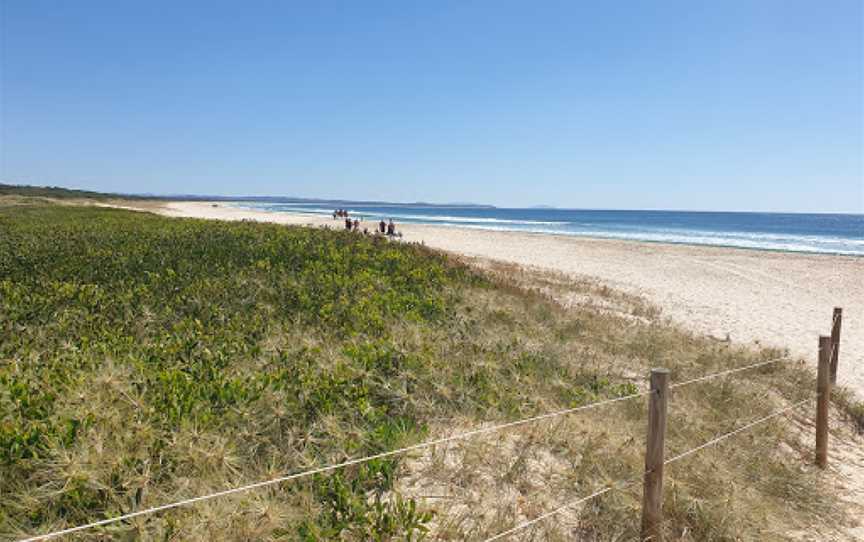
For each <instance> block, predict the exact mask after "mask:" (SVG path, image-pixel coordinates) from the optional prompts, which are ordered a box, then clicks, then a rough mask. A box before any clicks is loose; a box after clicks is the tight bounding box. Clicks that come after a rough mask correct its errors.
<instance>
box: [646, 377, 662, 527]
mask: <svg viewBox="0 0 864 542" xmlns="http://www.w3.org/2000/svg"><path fill="white" fill-rule="evenodd" d="M651 391H652V392H653V393H652V394H651V395H650V397H651V399H650V401H649V402H648V438H647V445H646V448H645V480H644V484H643V488H642V540H646V539H647V540H651V541H652V542H653V541H658V540H661V536H662V535H661V530H660V525H661V523H662V522H663V447H664V444H665V440H666V398H667V396H668V393H669V370H668V369H652V370H651Z"/></svg>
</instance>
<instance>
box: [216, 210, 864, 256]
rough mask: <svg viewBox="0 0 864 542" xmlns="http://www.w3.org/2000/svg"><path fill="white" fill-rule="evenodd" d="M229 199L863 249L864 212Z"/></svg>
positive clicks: (768, 245) (419, 217)
mask: <svg viewBox="0 0 864 542" xmlns="http://www.w3.org/2000/svg"><path fill="white" fill-rule="evenodd" d="M233 205H237V206H242V207H248V208H253V209H259V210H266V211H271V212H290V213H308V214H315V215H324V216H329V215H331V214H332V213H333V210H334V209H336V208H342V209H347V210H348V211H349V212H350V214H351V215H352V216H360V217H363V219H364V220H375V221H378V220H380V219H382V218H383V219H385V220H389V219H393V221H394V222H396V223H397V225H398V223H412V224H432V225H436V226H454V227H455V226H458V227H462V228H476V229H482V230H500V231H521V232H535V233H548V234H557V235H573V236H581V237H598V238H604V239H628V240H635V241H649V242H663V243H683V244H691V245H711V246H723V247H738V248H750V249H763V250H780V251H789V252H810V253H822V254H846V255H854V256H864V215H860V214H855V215H853V214H798V213H794V214H793V213H738V212H735V213H730V212H690V211H603V210H577V209H547V208H534V209H509V208H496V207H484V206H467V205H466V206H461V205H452V206H450V205H422V204H417V205H407V204H384V203H375V204H369V203H351V202H344V201H343V202H315V203H309V202H292V201H288V200H286V201H284V202H280V201H274V200H268V201H266V202H264V201H242V202H234V203H233Z"/></svg>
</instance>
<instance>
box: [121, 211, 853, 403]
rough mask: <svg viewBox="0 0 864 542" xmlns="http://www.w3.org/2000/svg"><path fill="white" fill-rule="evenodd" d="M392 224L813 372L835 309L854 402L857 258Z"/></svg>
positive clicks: (259, 215)
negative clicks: (564, 280) (583, 286)
mask: <svg viewBox="0 0 864 542" xmlns="http://www.w3.org/2000/svg"><path fill="white" fill-rule="evenodd" d="M126 203H127V206H128V207H133V206H134V205H135V203H134V202H126ZM128 203H131V204H132V205H128ZM133 208H134V207H133ZM137 208H138V209H139V210H146V211H151V212H156V213H158V214H162V215H165V216H175V217H190V218H205V219H218V220H255V221H261V222H273V223H278V224H290V225H298V226H312V227H322V226H326V227H331V228H335V229H342V222H341V219H337V220H333V219H332V218H331V217H329V216H328V217H323V216H320V215H312V214H303V213H288V212H282V211H277V212H273V211H264V210H257V209H251V208H244V207H240V206H233V205H226V204H225V202H185V201H169V202H160V204H158V205H146V206H140V207H137ZM365 224H366V225H368V224H370V223H369V222H368V221H367V222H366V223H365ZM397 228H398V230H399V231H401V232H402V234H403V236H404V237H403V240H404V241H406V242H420V243H422V244H424V245H426V246H429V247H432V248H435V249H439V250H444V251H447V252H450V253H454V254H456V255H461V256H467V257H472V258H481V259H490V260H497V261H502V262H507V263H512V264H517V265H520V266H524V267H533V268H540V269H545V270H551V271H557V272H562V273H564V274H565V275H568V276H571V277H577V278H589V279H593V280H597V281H599V282H601V283H603V284H606V285H608V286H609V287H612V288H616V289H619V290H621V291H624V292H626V293H629V294H634V295H640V296H643V297H645V298H646V299H647V300H648V301H650V302H652V303H653V304H655V305H657V306H658V307H660V308H661V310H662V311H663V314H664V315H665V316H667V317H670V318H671V319H672V320H673V321H675V322H677V323H680V324H682V325H684V327H686V328H687V329H690V330H691V331H693V332H698V333H703V334H706V335H709V336H712V337H715V338H718V339H720V340H726V339H727V338H728V339H730V340H731V341H733V342H735V343H739V344H758V345H761V346H772V347H777V348H782V349H788V350H789V351H790V353H791V354H792V355H794V356H798V357H802V358H805V359H807V360H808V362H811V363H813V365H814V368H815V363H816V361H815V360H816V352H817V341H818V336H819V335H820V334H822V335H827V334H829V333H830V331H831V330H830V325H831V315H832V311H833V308H834V307H835V306H838V307H843V316H844V318H843V330H842V335H841V343H840V351H841V357H840V368H839V376H838V383H846V384H847V385H848V386H849V387H850V388H852V389H854V390H855V391H856V393H857V394H858V395H859V396H864V325H862V324H864V310H862V304H864V285H861V284H858V283H859V282H861V281H860V277H861V276H864V258H862V257H860V256H854V255H839V254H826V253H804V252H793V251H781V250H764V249H757V248H743V247H721V246H716V245H699V244H687V243H671V242H662V241H639V240H632V239H609V238H602V237H587V236H576V235H566V234H554V233H539V232H520V231H506V230H492V229H483V228H471V227H460V226H459V225H428V224H413V223H400V224H397ZM370 230H371V228H370ZM661 361H662V360H658V362H661Z"/></svg>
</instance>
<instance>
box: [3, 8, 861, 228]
mask: <svg viewBox="0 0 864 542" xmlns="http://www.w3.org/2000/svg"><path fill="white" fill-rule="evenodd" d="M0 4H2V8H0V9H2V13H0V18H2V23H0V24H2V27H0V34H2V36H0V37H2V64H0V69H2V73H0V77H2V84H0V86H2V89H0V90H2V96H0V100H2V102H0V103H2V109H0V123H2V127H0V128H2V135H0V137H2V139H0V146H2V148H0V182H7V183H10V182H11V183H24V184H54V185H61V186H69V187H80V188H87V189H93V190H104V191H121V192H152V193H198V194H220V195H240V194H247V195H285V196H305V197H330V198H347V199H382V200H390V201H417V200H425V201H433V202H454V201H458V202H476V203H492V204H496V205H504V206H531V205H538V204H547V205H555V206H562V207H583V208H584V207H590V208H630V209H648V208H654V209H656V208H663V209H711V210H769V211H840V212H858V213H860V212H862V211H864V171H862V169H864V162H862V161H864V158H862V154H864V105H862V101H864V83H862V70H864V67H862V63H864V61H862V57H864V43H862V40H864V38H862V25H864V22H862V21H864V14H862V2H861V1H860V0H851V1H834V0H826V1H819V2H814V1H812V0H808V1H790V0H783V1H771V0H742V1H720V2H701V1H693V0H687V1H680V2H673V1H662V0H661V1H652V2H574V1H562V2H541V1H537V2H528V1H523V2H510V1H504V0H495V1H489V2H472V1H454V2H450V1H443V0H438V1H430V2H410V1H407V2H406V1H402V0H400V1H394V2H376V1H372V0H370V1H351V2H329V1H309V2H302V3H301V2H287V1H286V2H277V1H273V2H262V1H242V2H241V1H231V2H222V1H215V0H208V1H201V2H193V1H186V0H184V1H171V2H162V1H154V0H148V1H146V2H144V1H142V2H125V1H116V0H111V1H104V2H103V1H91V0H80V1H68V2H67V1H53V2H46V1H41V0H0Z"/></svg>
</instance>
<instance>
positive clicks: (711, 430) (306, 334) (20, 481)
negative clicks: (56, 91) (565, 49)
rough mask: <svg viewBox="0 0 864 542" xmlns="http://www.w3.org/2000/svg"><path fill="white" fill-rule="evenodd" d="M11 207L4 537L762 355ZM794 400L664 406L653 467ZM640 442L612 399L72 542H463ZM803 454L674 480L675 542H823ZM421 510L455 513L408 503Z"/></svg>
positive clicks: (461, 268) (631, 494) (626, 494)
mask: <svg viewBox="0 0 864 542" xmlns="http://www.w3.org/2000/svg"><path fill="white" fill-rule="evenodd" d="M10 201H11V203H8V202H7V204H3V203H2V202H3V200H2V199H0V300H2V302H0V537H6V536H8V537H11V538H15V537H20V536H24V535H27V534H34V533H39V532H47V531H49V530H54V529H58V528H63V527H68V526H71V525H76V524H80V523H85V522H89V521H93V520H97V519H102V518H106V517H112V516H116V515H119V514H123V513H126V512H129V511H132V510H137V509H141V508H145V507H149V506H156V505H160V504H163V503H167V502H172V501H175V500H179V499H182V498H187V497H192V496H196V495H200V494H205V493H209V492H213V491H218V490H222V489H225V488H228V487H234V486H237V485H242V484H245V483H250V482H254V481H258V480H263V479H267V478H271V477H275V476H279V475H282V474H284V473H290V472H298V471H301V470H305V469H307V468H312V467H314V466H318V465H323V464H328V463H331V462H335V461H340V460H343V459H347V458H352V457H358V456H361V455H365V454H370V453H375V452H379V451H383V450H389V449H393V448H395V447H399V446H404V445H409V444H412V443H416V442H420V441H422V440H424V439H426V438H431V437H433V436H437V435H441V434H447V433H448V432H450V431H454V430H456V428H457V427H458V428H463V429H467V428H473V427H477V426H479V425H481V424H483V423H486V422H496V421H498V422H500V421H505V420H510V419H517V418H520V417H524V416H527V415H532V414H538V413H543V412H548V411H551V410H555V409H560V408H564V407H569V406H575V405H581V404H586V403H590V402H593V401H596V400H599V399H603V398H610V397H616V396H621V395H626V394H629V393H633V392H634V391H635V390H637V389H639V388H640V387H642V386H644V380H645V375H646V373H647V369H648V368H649V367H651V366H653V365H658V364H663V365H666V366H669V367H670V368H671V369H673V371H674V372H673V378H674V379H682V378H688V377H692V376H697V375H701V374H704V373H707V372H711V371H714V370H717V369H718V368H721V367H722V368H725V367H729V366H730V365H735V364H738V365H743V364H747V363H752V362H755V361H757V360H760V359H768V358H769V357H774V356H776V355H777V352H773V351H748V350H741V349H733V348H730V347H729V346H728V345H726V344H722V343H717V342H712V341H710V340H707V339H703V338H700V337H695V336H693V335H691V334H688V333H685V332H683V331H681V330H679V329H677V328H675V327H673V326H671V325H670V324H668V323H665V322H663V321H662V320H661V319H660V317H659V314H658V312H657V311H656V309H654V308H652V307H650V306H648V305H646V304H645V303H644V302H642V301H641V300H639V299H635V298H630V297H628V296H624V295H622V294H618V293H616V292H613V291H610V290H608V289H605V288H601V287H598V286H596V285H594V284H591V283H588V282H585V283H580V282H574V281H570V280H564V279H563V278H561V277H555V276H551V275H550V276H543V277H541V276H536V275H526V274H524V273H521V272H519V271H516V270H513V269H509V268H504V267H495V268H492V269H487V270H486V271H483V272H481V271H476V270H472V268H469V267H467V266H465V265H464V264H462V263H459V262H457V261H454V260H453V259H451V258H448V257H445V256H444V255H442V254H440V253H436V252H433V251H429V250H426V249H424V248H422V247H420V246H416V245H409V244H397V243H388V242H386V241H383V240H380V239H373V238H369V237H364V236H360V235H355V234H350V233H344V232H341V231H340V232H336V231H329V230H311V229H301V228H290V227H282V226H276V225H264V224H252V223H220V222H205V221H197V220H179V219H166V218H159V217H156V216H153V215H148V214H143V213H132V212H127V211H121V210H112V209H94V208H89V207H68V206H54V205H44V204H28V203H27V202H26V201H24V202H23V203H22V200H21V199H20V198H19V199H15V200H10ZM565 297H566V298H569V299H573V298H579V299H585V300H587V301H586V302H584V303H581V304H579V305H577V306H574V307H571V308H568V309H565V308H562V306H561V305H560V304H559V303H556V302H555V301H554V300H555V299H562V298H565ZM811 380H812V376H811V375H810V374H809V373H807V372H806V371H804V370H802V369H801V368H800V366H797V365H785V366H784V365H772V366H767V367H765V368H762V369H759V370H756V371H753V372H752V373H748V374H747V376H746V377H745V378H741V379H736V380H734V381H732V380H729V379H718V380H716V381H711V382H708V383H705V384H703V385H700V386H699V387H698V388H695V387H694V388H692V389H691V388H683V389H682V390H680V392H676V394H675V396H674V397H673V399H672V406H671V407H670V408H671V409H672V411H671V413H670V414H671V416H672V420H671V421H670V434H669V447H670V453H675V452H680V451H683V450H685V449H687V448H690V447H692V446H694V445H696V444H699V443H701V442H704V441H705V440H707V439H708V438H710V437H712V436H714V435H716V434H720V433H722V432H724V431H727V430H729V429H731V428H734V427H736V426H738V425H740V424H741V423H746V421H749V420H752V419H754V418H756V417H758V416H761V415H765V414H767V413H769V412H771V411H773V410H774V409H776V408H778V406H782V405H785V404H788V403H789V402H791V401H795V400H800V399H801V398H803V397H806V394H807V393H808V392H809V391H810V390H809V388H810V386H809V384H808V383H809V382H810V381H811ZM644 420H645V406H644V401H641V400H631V401H627V402H622V403H619V404H618V405H615V406H610V407H604V408H603V409H602V410H596V411H591V412H588V413H585V414H580V415H578V416H572V417H567V418H562V419H560V420H557V421H556V422H555V423H554V424H549V423H546V424H538V425H537V426H532V427H531V428H528V429H527V430H526V431H514V432H509V433H508V434H507V435H502V436H500V437H499V436H493V437H481V438H478V439H475V441H471V442H466V443H465V444H464V445H463V446H457V447H455V448H454V449H453V450H449V451H448V450H435V451H432V452H430V454H426V455H423V454H412V455H411V456H408V457H402V458H388V459H386V460H378V461H372V462H369V463H367V464H364V465H361V466H354V467H351V468H347V469H344V470H343V471H339V472H335V473H331V474H327V475H319V476H315V477H312V478H309V479H304V480H299V481H296V482H292V483H286V484H282V485H280V486H271V487H269V488H267V489H261V490H257V491H253V492H249V493H245V494H242V495H235V496H230V497H225V498H222V499H217V500H213V501H207V502H205V503H200V504H199V505H196V506H191V507H186V508H181V509H175V510H171V511H167V512H164V513H160V514H154V515H151V516H148V517H142V518H136V519H135V520H133V521H131V522H127V523H118V524H114V525H112V526H109V527H105V528H102V529H99V530H94V531H92V532H87V533H84V534H81V535H79V536H80V538H82V539H104V538H105V537H109V538H110V537H116V538H117V539H129V538H135V537H145V538H147V539H166V540H167V539H172V540H174V539H176V540H190V539H191V540H205V539H219V540H251V539H278V540H327V539H334V538H341V539H347V540H390V539H399V540H404V539H411V540H414V539H420V538H423V537H424V536H425V535H426V534H427V533H432V534H434V535H435V536H438V537H442V538H449V539H463V538H472V539H474V538H482V537H484V536H488V535H491V534H494V533H496V532H499V531H500V530H502V529H503V528H505V527H506V526H508V525H513V524H515V523H517V522H518V521H521V520H524V519H525V518H526V517H533V516H535V515H536V514H537V513H541V512H543V511H545V510H547V509H550V508H553V507H555V506H557V505H560V504H561V503H562V502H566V501H568V500H572V499H575V498H578V497H580V496H584V495H585V494H587V493H590V491H589V490H591V489H594V488H596V487H598V486H599V485H600V484H603V483H607V482H609V481H616V480H619V479H623V478H627V477H633V476H637V477H638V473H639V468H640V463H641V457H642V455H641V454H642V451H643V450H642V446H643V444H642V442H643V435H644V423H645V421H644ZM742 420H743V422H742ZM798 441H799V438H798V436H797V434H796V433H795V432H794V430H792V429H790V427H789V424H787V423H784V422H783V421H782V420H775V421H773V422H772V423H768V424H765V426H764V427H763V428H761V429H760V430H758V431H753V432H752V433H749V434H747V435H746V436H742V437H741V438H740V439H738V440H737V441H735V443H734V444H733V443H730V444H728V445H723V446H721V447H716V448H712V449H708V450H705V451H704V452H702V453H700V454H699V455H698V456H694V458H693V459H688V460H685V461H682V462H680V463H678V464H676V465H675V466H674V467H670V469H669V471H670V472H669V474H668V480H669V481H668V482H667V490H668V491H667V497H666V499H667V502H666V509H667V514H668V518H669V521H668V522H667V525H666V529H667V532H668V535H669V536H670V537H671V538H683V539H693V540H735V539H739V538H741V537H745V538H761V539H771V538H778V537H779V538H782V536H781V535H782V531H781V530H778V529H784V528H789V529H791V528H794V527H802V526H805V525H808V524H811V523H814V522H825V523H826V524H827V523H830V522H834V521H836V520H837V519H838V508H837V507H836V506H834V500H833V497H832V496H831V495H830V494H829V492H828V491H827V490H826V489H825V488H823V487H822V484H821V482H820V481H819V478H818V476H817V475H816V474H815V473H813V472H811V471H810V470H809V469H807V468H804V467H803V466H804V465H806V460H805V459H802V456H803V454H805V453H806V452H801V456H799V454H798V452H794V450H801V447H800V445H799V444H798ZM495 442H497V443H498V444H497V446H498V449H497V451H496V448H495V445H494V444H491V443H495ZM778 442H784V443H786V444H788V448H789V449H790V450H793V452H790V453H785V454H784V453H779V452H778V451H777V443H778ZM489 446H492V448H489ZM538 458H543V460H542V461H540V460H538ZM487 473H488V474H490V476H489V477H491V478H494V480H493V481H490V480H489V479H487V478H489V477H487V476H486V474H487ZM484 488H485V489H484ZM441 491H444V492H446V493H447V494H448V495H450V497H448V498H447V499H443V500H441V499H439V500H436V499H434V498H427V497H429V496H430V495H431V496H435V495H436V494H440V492H441ZM436 492H439V493H436ZM502 495H504V497H506V498H503V497H502ZM473 497H483V498H482V499H478V500H477V504H478V506H476V507H472V506H470V504H471V502H472V501H471V499H472V498H473ZM487 497H488V498H487ZM510 497H513V499H511V498H510ZM514 499H515V501H514ZM523 501H524V502H526V503H528V505H530V506H535V507H539V509H536V510H528V509H526V508H524V507H523V508H520V506H519V505H517V504H515V502H523ZM638 503H639V488H638V485H637V486H636V487H631V488H629V489H627V490H625V491H622V492H616V493H614V494H610V495H609V496H608V497H607V496H604V497H603V498H601V499H599V500H597V501H596V502H595V503H594V504H593V505H592V506H589V507H586V508H584V509H576V510H574V511H571V512H568V514H565V515H564V516H562V517H561V518H555V519H550V520H548V521H546V522H544V523H543V524H541V525H540V526H539V527H538V529H537V530H536V531H535V535H536V536H537V537H539V538H540V539H550V540H555V539H559V538H560V539H563V538H566V537H567V536H572V534H573V533H574V532H576V533H581V534H582V535H583V536H585V537H586V538H588V539H603V540H607V539H613V538H615V539H633V538H634V537H637V536H638V513H635V511H636V510H638Z"/></svg>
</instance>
